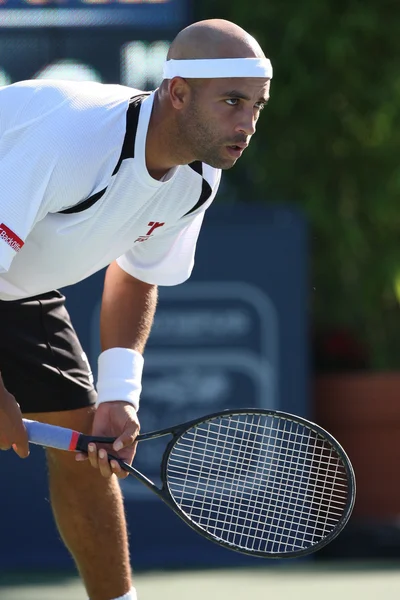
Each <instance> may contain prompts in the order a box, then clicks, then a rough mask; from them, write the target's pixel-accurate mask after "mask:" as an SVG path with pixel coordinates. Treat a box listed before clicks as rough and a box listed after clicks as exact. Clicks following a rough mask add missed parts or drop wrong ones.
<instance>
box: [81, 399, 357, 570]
mask: <svg viewBox="0 0 400 600" xmlns="http://www.w3.org/2000/svg"><path fill="white" fill-rule="evenodd" d="M240 414H243V415H262V416H270V417H277V418H282V419H284V420H286V421H292V422H294V423H298V424H300V425H304V426H305V427H307V428H308V429H310V430H311V431H313V432H314V433H316V434H317V435H319V436H320V437H322V438H324V439H325V440H326V441H328V442H329V444H330V445H331V446H332V448H333V449H334V450H335V452H336V453H337V454H338V456H339V457H340V459H341V461H342V464H343V466H344V469H345V471H346V475H347V484H348V496H347V499H346V504H345V507H344V509H343V514H342V517H341V518H340V520H339V522H338V523H337V524H336V526H335V527H334V529H332V531H331V532H330V533H328V535H326V536H325V537H324V538H323V539H321V540H319V541H318V542H316V543H315V544H312V545H310V546H308V547H307V548H304V549H302V550H297V551H292V552H276V553H275V552H274V553H272V552H271V553H268V552H260V551H257V550H247V549H246V548H243V547H239V546H236V545H235V544H233V543H230V542H228V541H226V540H223V539H220V538H217V537H216V536H213V535H211V534H210V533H208V532H207V531H206V530H205V529H203V528H202V527H201V525H198V524H197V523H195V522H194V521H192V520H191V518H190V517H189V516H188V515H187V514H186V513H185V511H184V510H183V509H182V508H181V507H180V506H179V504H178V503H177V502H176V501H175V499H174V497H173V495H172V494H171V492H170V490H169V485H168V474H167V473H168V460H169V457H170V454H171V452H172V450H173V448H174V446H175V444H176V443H177V442H178V441H179V439H180V438H181V437H182V435H184V434H185V433H186V432H187V431H188V430H190V429H192V428H193V427H195V426H196V425H199V424H201V423H207V422H209V421H212V420H213V419H216V418H218V417H220V418H226V417H229V416H235V415H240ZM166 435H172V439H171V440H170V441H169V442H168V443H167V446H166V448H165V450H164V453H163V457H162V460H161V465H160V478H161V482H162V486H161V488H159V487H157V486H156V485H155V484H154V483H153V482H152V481H151V480H150V479H148V478H147V477H146V476H145V475H143V474H142V473H141V472H140V471H138V470H137V469H135V467H132V466H131V465H128V464H127V463H125V462H124V461H123V460H121V459H119V458H118V457H116V456H113V455H112V454H108V458H109V460H116V461H117V462H118V464H119V465H120V466H121V468H122V469H124V470H125V471H127V472H128V473H129V474H130V475H133V476H134V477H135V478H136V479H138V480H139V481H141V482H142V483H143V484H144V485H145V486H146V487H147V488H149V489H150V490H151V491H152V492H154V493H155V494H157V496H158V497H159V498H161V499H162V500H163V501H164V502H165V503H166V504H167V505H168V506H169V507H170V508H171V509H172V510H173V511H174V513H175V514H177V515H178V516H179V517H180V518H181V519H182V520H183V521H184V522H185V523H186V524H187V525H189V527H191V528H192V529H194V531H196V532H197V533H199V534H200V535H201V536H203V537H205V538H206V539H208V540H210V541H212V542H215V543H217V544H218V545H219V546H223V547H225V548H229V549H230V550H234V551H237V552H240V553H241V554H248V555H251V556H258V557H262V558H275V559H279V558H299V557H301V556H306V555H307V554H311V553H313V552H316V551H318V550H320V549H321V548H323V547H324V546H326V545H327V544H329V543H330V542H332V541H333V540H334V539H335V538H336V537H337V536H338V535H339V534H340V532H341V531H342V530H343V529H344V527H345V526H346V525H347V523H348V521H349V519H350V516H351V513H352V511H353V507H354V503H355V496H356V479H355V474H354V470H353V467H352V464H351V462H350V459H349V457H348V456H347V454H346V452H345V450H344V449H343V447H342V446H341V444H340V443H339V442H338V441H337V440H336V439H335V438H334V437H333V436H332V435H331V434H330V433H329V432H327V431H326V430H325V429H323V428H322V427H320V426H319V425H317V424H316V423H313V422H312V421H309V420H308V419H305V418H303V417H299V416H297V415H293V414H291V413H287V412H284V411H278V410H268V409H255V408H248V409H247V408H243V409H242V408H241V409H236V410H235V409H229V410H224V411H219V412H215V413H212V414H209V415H206V416H203V417H199V418H197V419H193V420H191V421H187V422H185V423H182V424H181V425H178V426H175V427H170V428H166V429H162V430H159V431H152V432H149V433H145V434H141V435H139V436H138V437H137V441H138V442H140V441H146V440H152V439H155V438H158V437H163V436H166ZM83 437H84V438H87V439H86V440H83V441H84V444H83V447H86V450H83V451H87V445H88V443H90V442H96V441H97V442H99V443H112V442H113V441H115V439H116V438H102V437H96V438H94V437H92V436H83ZM105 440H107V441H105ZM79 445H81V444H79ZM77 449H78V447H77Z"/></svg>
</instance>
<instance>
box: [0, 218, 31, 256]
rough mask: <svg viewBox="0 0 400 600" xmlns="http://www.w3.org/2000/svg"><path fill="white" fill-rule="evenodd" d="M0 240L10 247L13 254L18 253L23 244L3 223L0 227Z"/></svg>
mask: <svg viewBox="0 0 400 600" xmlns="http://www.w3.org/2000/svg"><path fill="white" fill-rule="evenodd" d="M0 240H3V242H5V243H6V244H8V245H9V246H11V248H12V249H13V250H14V251H15V252H19V251H20V250H21V248H22V246H23V245H24V243H25V242H23V241H22V240H21V238H19V237H18V236H17V234H16V233H14V232H13V231H12V230H11V229H10V228H9V227H7V225H4V223H2V224H1V225H0Z"/></svg>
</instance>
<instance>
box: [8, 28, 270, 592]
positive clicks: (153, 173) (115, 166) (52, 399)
mask: <svg viewBox="0 0 400 600" xmlns="http://www.w3.org/2000/svg"><path fill="white" fill-rule="evenodd" d="M271 77H272V67H271V63H270V61H269V60H268V59H267V58H265V56H264V53H263V51H262V50H261V48H260V46H259V44H258V43H257V42H256V40H254V38H252V37H251V36H250V35H249V34H248V33H246V32H245V31H244V30H243V29H241V28H240V27H238V26H236V25H235V24H233V23H230V22H228V21H223V20H209V21H201V22H198V23H195V24H193V25H191V26H189V27H187V28H186V29H184V30H183V31H181V32H180V33H179V34H178V36H177V37H176V39H175V40H174V42H173V43H172V45H171V48H170V51H169V55H168V57H167V61H166V63H165V67H164V80H163V82H162V84H161V86H160V87H159V88H158V89H157V90H155V91H154V92H152V93H145V92H142V91H140V90H135V89H131V88H128V87H124V86H120V85H104V84H99V83H94V82H87V83H76V82H61V81H38V80H36V81H23V82H19V83H16V84H13V85H9V86H5V87H3V88H0V211H1V213H0V327H1V338H0V371H1V375H2V379H1V378H0V447H1V448H2V449H3V450H6V449H8V448H10V447H11V446H12V447H13V448H14V450H15V451H16V452H17V454H18V455H19V456H20V457H26V456H27V455H28V453H29V450H28V442H27V436H26V431H25V428H24V426H23V423H22V421H21V413H23V414H24V416H26V417H27V418H31V419H36V420H39V421H40V420H41V421H44V422H48V423H51V424H56V425H61V426H64V427H70V428H72V429H75V430H79V431H81V432H85V433H93V434H94V435H109V436H111V435H113V436H117V437H118V440H117V441H116V442H115V444H114V451H117V452H119V455H120V456H121V457H122V458H124V460H127V461H128V462H131V461H132V459H133V456H134V452H135V443H134V441H135V437H136V436H137V434H138V431H139V421H138V417H137V411H138V408H139V397H140V392H141V378H142V370H143V357H142V355H143V351H144V348H145V344H146V341H147V338H148V336H149V332H150V329H151V325H152V322H153V317H154V312H155V309H156V302H157V286H158V285H176V284H179V283H182V282H183V281H185V280H186V279H187V278H188V277H189V276H190V273H191V270H192V267H193V262H194V254H195V246H196V241H197V238H198V235H199V231H200V228H201V224H202V221H203V217H204V212H205V210H206V209H207V208H208V207H209V206H210V204H211V203H212V201H213V199H214V197H215V195H216V193H217V190H218V186H219V182H220V176H221V169H229V168H231V167H232V166H233V165H234V164H235V162H236V161H237V160H238V158H239V157H240V156H241V154H242V153H243V151H244V150H245V148H246V146H247V145H248V144H249V142H250V139H251V137H252V135H253V134H254V132H255V128H256V123H257V120H258V118H259V115H260V112H261V110H262V108H263V107H264V106H265V104H266V102H267V100H268V96H269V85H270V80H271ZM104 267H108V268H107V271H106V276H105V282H104V292H103V298H102V308H101V319H100V320H101V323H100V329H101V342H102V353H101V354H100V356H99V361H98V381H97V386H96V390H95V387H94V385H93V379H92V375H91V372H90V367H89V365H88V362H87V359H86V356H85V354H84V352H83V349H82V347H81V345H80V342H79V340H78V338H77V335H76V333H75V331H74V329H73V326H72V324H71V321H70V318H69V316H68V313H67V311H66V308H65V306H64V300H65V298H64V296H63V295H62V294H61V293H60V292H58V291H55V290H57V289H58V288H61V287H63V286H66V285H71V284H74V283H76V282H78V281H81V280H83V279H85V278H86V277H88V276H89V275H91V274H92V273H95V272H96V271H98V270H100V269H102V268H104ZM47 460H48V465H49V486H50V494H51V504H52V508H53V511H54V515H55V519H56V522H57V526H58V528H59V531H60V534H61V536H62V538H63V540H64V542H65V544H66V546H67V548H68V549H69V551H70V552H71V554H72V556H73V557H74V560H75V562H76V564H77V567H78V569H79V572H80V575H81V577H82V579H83V582H84V584H85V586H86V590H87V593H88V595H89V597H90V598H91V600H110V599H119V600H122V599H124V600H133V599H135V598H136V591H135V588H134V587H133V586H132V581H131V566H130V558H129V551H128V541H127V531H126V523H125V518H124V510H123V501H122V498H121V493H120V488H119V485H118V480H117V477H123V476H124V475H123V473H122V472H121V469H120V468H119V466H118V465H117V464H116V463H115V464H113V463H111V464H109V462H108V460H107V457H106V455H105V451H104V450H101V449H100V450H98V449H97V448H95V447H94V448H93V449H92V450H91V451H90V452H89V459H88V460H86V457H85V456H82V455H76V456H75V455H70V454H69V453H63V452H60V451H56V450H48V451H47ZM91 467H95V468H96V469H94V468H91ZM99 472H100V473H101V475H103V477H100V476H99ZM113 474H115V475H117V477H111V475H113Z"/></svg>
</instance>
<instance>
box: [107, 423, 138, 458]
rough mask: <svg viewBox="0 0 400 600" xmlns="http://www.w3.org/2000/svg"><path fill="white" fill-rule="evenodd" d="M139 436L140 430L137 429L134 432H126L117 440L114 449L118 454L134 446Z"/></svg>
mask: <svg viewBox="0 0 400 600" xmlns="http://www.w3.org/2000/svg"><path fill="white" fill-rule="evenodd" d="M138 434H139V429H138V428H137V429H135V430H134V431H124V432H123V433H122V434H121V435H120V436H119V438H117V439H116V440H115V442H114V443H113V449H114V450H115V451H116V452H119V451H120V450H122V448H128V447H129V446H133V445H134V443H135V440H136V438H137V436H138Z"/></svg>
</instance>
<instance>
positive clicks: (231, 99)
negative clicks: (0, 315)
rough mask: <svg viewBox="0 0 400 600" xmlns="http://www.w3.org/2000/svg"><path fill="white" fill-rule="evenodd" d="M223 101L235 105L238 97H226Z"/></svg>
mask: <svg viewBox="0 0 400 600" xmlns="http://www.w3.org/2000/svg"><path fill="white" fill-rule="evenodd" d="M225 102H227V103H228V104H229V106H237V105H238V103H239V99H238V98H228V99H227V100H225Z"/></svg>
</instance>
